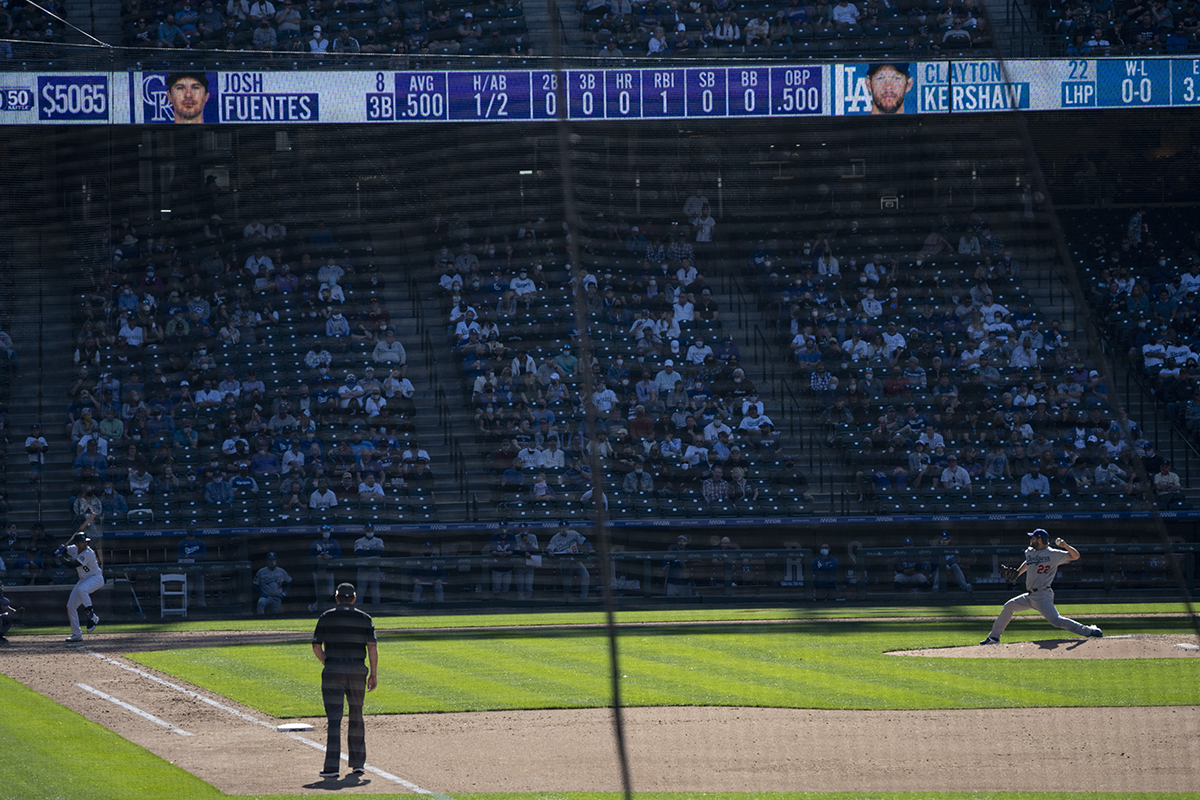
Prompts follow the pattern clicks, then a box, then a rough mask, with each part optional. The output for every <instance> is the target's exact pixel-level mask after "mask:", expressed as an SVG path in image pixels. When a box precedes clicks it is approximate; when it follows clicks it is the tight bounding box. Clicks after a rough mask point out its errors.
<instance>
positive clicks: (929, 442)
mask: <svg viewBox="0 0 1200 800" xmlns="http://www.w3.org/2000/svg"><path fill="white" fill-rule="evenodd" d="M917 441H918V442H921V443H922V444H924V445H925V452H927V453H932V452H933V449H934V448H935V447H945V446H946V439H945V437H943V436H942V435H941V434H940V433H938V432H937V431H936V430H935V429H934V428H933V426H932V425H927V426H926V427H925V430H924V431H922V432H921V435H920V436H918V437H917Z"/></svg>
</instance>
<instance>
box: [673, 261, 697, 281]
mask: <svg viewBox="0 0 1200 800" xmlns="http://www.w3.org/2000/svg"><path fill="white" fill-rule="evenodd" d="M699 276H700V273H699V272H697V271H696V268H695V267H694V266H692V265H691V264H688V263H686V262H685V263H684V264H683V265H682V266H680V267H679V269H677V270H675V277H676V278H678V279H679V283H680V285H681V286H691V285H692V284H693V283H695V282H696V278H698V277H699Z"/></svg>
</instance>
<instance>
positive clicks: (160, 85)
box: [142, 75, 175, 122]
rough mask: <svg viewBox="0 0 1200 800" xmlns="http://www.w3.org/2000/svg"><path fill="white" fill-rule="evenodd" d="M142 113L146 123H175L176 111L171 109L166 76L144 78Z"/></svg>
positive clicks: (147, 76)
mask: <svg viewBox="0 0 1200 800" xmlns="http://www.w3.org/2000/svg"><path fill="white" fill-rule="evenodd" d="M142 112H143V114H144V115H145V117H146V122H174V121H175V109H173V108H171V100H170V97H169V93H168V92H167V79H166V77H165V76H163V75H146V76H144V77H143V78H142Z"/></svg>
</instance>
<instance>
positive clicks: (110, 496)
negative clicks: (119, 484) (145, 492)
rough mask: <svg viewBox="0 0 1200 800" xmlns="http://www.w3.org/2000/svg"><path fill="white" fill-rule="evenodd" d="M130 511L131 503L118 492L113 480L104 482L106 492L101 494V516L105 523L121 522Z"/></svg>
mask: <svg viewBox="0 0 1200 800" xmlns="http://www.w3.org/2000/svg"><path fill="white" fill-rule="evenodd" d="M128 513H129V504H128V503H126V502H125V496H124V495H122V494H121V493H120V492H118V491H117V490H116V489H115V488H114V487H113V485H112V482H111V481H107V482H105V484H104V494H102V495H100V516H101V518H102V520H103V522H104V523H106V524H108V523H112V522H119V521H121V520H124V519H125V516H126V515H127V514H128Z"/></svg>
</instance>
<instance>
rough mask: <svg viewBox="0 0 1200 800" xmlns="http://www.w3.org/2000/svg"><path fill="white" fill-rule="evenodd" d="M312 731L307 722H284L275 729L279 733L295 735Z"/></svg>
mask: <svg viewBox="0 0 1200 800" xmlns="http://www.w3.org/2000/svg"><path fill="white" fill-rule="evenodd" d="M312 729H313V726H312V725H309V724H308V723H307V722H285V723H283V724H282V725H278V726H276V728H275V730H277V731H279V732H280V733H295V732H297V731H311V730H312Z"/></svg>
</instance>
